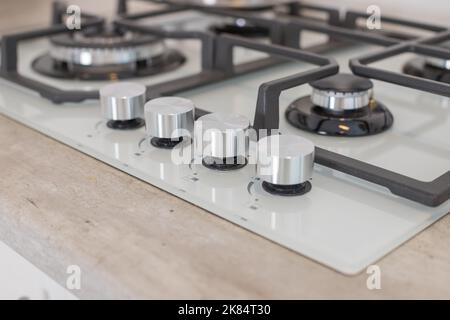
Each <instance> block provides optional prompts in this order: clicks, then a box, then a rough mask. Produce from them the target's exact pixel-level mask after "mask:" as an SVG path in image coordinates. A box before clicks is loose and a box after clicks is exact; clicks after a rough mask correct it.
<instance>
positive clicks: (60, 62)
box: [32, 32, 185, 80]
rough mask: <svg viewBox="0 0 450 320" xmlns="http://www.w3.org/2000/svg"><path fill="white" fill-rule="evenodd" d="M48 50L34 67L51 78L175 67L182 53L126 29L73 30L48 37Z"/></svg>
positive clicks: (116, 75) (108, 76)
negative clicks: (112, 30) (120, 31)
mask: <svg viewBox="0 0 450 320" xmlns="http://www.w3.org/2000/svg"><path fill="white" fill-rule="evenodd" d="M50 43H51V50H50V51H49V52H48V53H46V54H45V55H43V56H40V57H38V58H37V59H35V60H34V61H33V64H32V66H33V68H34V69H35V70H36V71H37V72H39V73H41V74H44V75H47V76H51V77H54V78H64V79H81V80H117V79H126V78H134V77H143V76H150V75H153V74H157V73H162V72H166V71H170V70H173V69H175V68H176V67H178V66H180V65H181V64H183V63H184V61H185V58H184V56H183V55H182V54H181V53H179V52H178V51H176V50H173V49H169V48H167V47H166V45H165V43H164V41H162V40H161V39H159V38H156V37H154V36H148V35H141V34H137V33H131V32H127V33H124V34H120V33H118V32H113V33H107V32H104V33H98V32H96V33H92V32H91V33H81V32H80V33H75V34H63V35H59V36H54V37H51V38H50Z"/></svg>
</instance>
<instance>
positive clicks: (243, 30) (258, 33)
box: [211, 19, 270, 38]
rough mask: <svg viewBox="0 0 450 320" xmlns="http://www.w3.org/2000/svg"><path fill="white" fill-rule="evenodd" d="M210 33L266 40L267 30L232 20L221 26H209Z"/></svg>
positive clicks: (245, 21) (268, 31) (243, 21)
mask: <svg viewBox="0 0 450 320" xmlns="http://www.w3.org/2000/svg"><path fill="white" fill-rule="evenodd" d="M211 31H213V32H214V33H217V34H222V33H228V34H233V35H239V36H243V37H247V38H268V37H269V36H270V30H269V28H265V27H260V26H255V25H252V24H249V23H248V22H247V20H245V19H233V20H231V21H229V22H225V23H223V24H217V25H213V26H211Z"/></svg>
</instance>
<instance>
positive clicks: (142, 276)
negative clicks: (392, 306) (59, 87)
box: [0, 1, 450, 299]
mask: <svg viewBox="0 0 450 320" xmlns="http://www.w3.org/2000/svg"><path fill="white" fill-rule="evenodd" d="M15 2H17V1H15ZM39 2H40V3H41V6H45V5H46V4H47V3H49V2H50V1H39ZM8 3H12V1H6V3H3V1H2V4H1V6H5V7H3V8H7V6H8ZM27 3H29V2H28V1H27ZM21 4H22V5H24V1H18V4H17V5H19V6H20V5H21ZM41 6H39V8H40V7H41ZM25 7H26V6H25V5H24V8H25ZM3 8H2V10H0V12H3V13H2V14H1V15H0V17H3V21H2V23H0V30H2V29H1V28H2V27H3V30H5V25H6V24H5V20H4V18H5V17H7V16H6V15H5V14H4V13H5V11H4V9H3ZM11 8H12V6H11ZM14 8H16V7H15V6H14ZM6 19H7V18H6ZM32 23H34V22H33V21H31V20H30V24H32ZM0 168H1V173H2V179H1V180H0V212H1V213H2V214H1V215H0V240H1V241H4V242H5V243H6V244H7V245H9V246H10V247H11V248H13V249H14V250H16V251H17V252H18V253H19V254H21V255H22V256H23V257H25V258H26V259H27V260H29V261H31V262H32V263H33V264H34V265H35V266H37V267H38V268H39V269H41V270H43V271H44V272H45V273H47V274H48V275H49V276H50V277H51V278H53V279H55V280H56V282H58V283H59V284H61V285H63V286H65V283H66V280H67V277H68V274H67V267H68V266H69V265H76V266H79V267H80V270H81V271H82V273H81V279H82V281H81V289H80V290H75V291H73V292H72V293H74V294H75V295H77V296H78V297H80V298H194V299H195V298H208V299H211V298H254V299H259V298H263V299H266V298H287V299H291V298H294V299H299V298H369V299H372V298H447V299H448V298H450V216H447V217H445V218H443V219H441V220H440V221H439V222H437V223H435V224H434V225H432V226H431V227H429V228H428V229H426V230H425V231H423V232H422V233H420V234H419V235H417V236H416V237H415V238H414V239H412V240H410V241H408V242H407V243H405V244H404V245H403V246H401V247H400V248H398V249H397V250H395V251H394V252H392V253H390V254H389V255H387V256H386V257H384V258H383V259H382V260H381V261H379V262H378V263H377V265H378V266H379V267H380V269H381V289H380V290H369V289H368V288H367V286H366V281H367V278H368V276H369V275H368V274H366V273H362V274H360V275H358V276H354V277H348V276H344V275H341V274H339V273H337V272H335V271H332V270H330V269H328V268H326V267H324V266H321V265H319V264H317V263H315V262H313V261H311V260H309V259H307V258H305V257H302V256H301V255H299V254H296V253H294V252H292V251H290V250H288V249H285V248H283V247H280V246H279V245H276V244H274V243H272V242H270V241H268V240H266V239H263V238H261V237H259V236H257V235H255V234H252V233H250V232H248V231H246V230H243V229H241V228H239V227H237V226H235V225H233V224H231V223H229V222H227V221H224V220H222V219H220V218H218V217H216V216H214V215H213V214H210V213H208V212H206V211H204V210H203V209H201V208H198V207H195V206H193V205H191V204H189V203H187V202H185V201H182V200H180V199H178V198H176V197H173V196H171V195H170V194H168V193H166V192H164V191H161V190H159V189H157V188H155V187H153V186H151V185H149V184H146V183H144V182H142V181H139V180H137V179H135V178H133V177H131V176H129V175H127V174H125V173H122V172H120V171H118V170H116V169H114V168H112V167H109V166H108V165H105V164H103V163H101V162H99V161H97V160H95V159H93V158H90V157H88V156H86V155H84V154H82V153H80V152H78V151H76V150H73V149H71V148H69V147H67V146H65V145H62V144H60V143H58V142H56V141H54V140H52V139H50V138H48V137H46V136H44V135H42V134H40V133H37V132H36V131H34V130H32V129H29V128H27V127H25V126H23V125H21V124H18V123H16V122H15V121H12V120H10V119H8V118H6V117H4V116H0Z"/></svg>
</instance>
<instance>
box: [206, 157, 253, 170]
mask: <svg viewBox="0 0 450 320" xmlns="http://www.w3.org/2000/svg"><path fill="white" fill-rule="evenodd" d="M247 163H248V161H247V158H246V157H243V156H238V157H231V158H225V159H220V158H214V157H204V158H203V160H202V164H203V166H205V167H206V168H208V169H212V170H218V171H230V170H237V169H241V168H243V167H245V166H246V165H247Z"/></svg>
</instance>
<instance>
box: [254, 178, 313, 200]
mask: <svg viewBox="0 0 450 320" xmlns="http://www.w3.org/2000/svg"><path fill="white" fill-rule="evenodd" d="M262 187H263V189H264V190H265V191H266V192H268V193H270V194H272V195H276V196H284V197H295V196H301V195H304V194H306V193H308V192H309V191H311V189H312V185H311V182H309V181H306V182H304V183H300V184H293V185H279V184H273V183H270V182H267V181H263V183H262Z"/></svg>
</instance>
